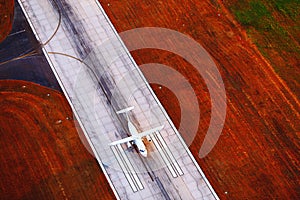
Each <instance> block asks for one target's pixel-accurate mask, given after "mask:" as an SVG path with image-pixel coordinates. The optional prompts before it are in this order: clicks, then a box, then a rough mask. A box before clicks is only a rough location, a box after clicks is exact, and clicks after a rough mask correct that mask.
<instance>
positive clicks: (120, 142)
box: [109, 126, 164, 146]
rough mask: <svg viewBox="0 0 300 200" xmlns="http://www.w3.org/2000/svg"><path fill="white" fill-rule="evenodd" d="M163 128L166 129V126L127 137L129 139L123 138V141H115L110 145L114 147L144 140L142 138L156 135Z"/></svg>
mask: <svg viewBox="0 0 300 200" xmlns="http://www.w3.org/2000/svg"><path fill="white" fill-rule="evenodd" d="M163 128H164V126H159V127H156V128H153V129H150V130H147V131H144V132H141V133H139V134H136V135H134V136H130V137H127V138H123V139H121V140H117V141H114V142H112V143H110V144H109V146H113V145H117V144H123V143H126V142H130V141H132V140H135V139H138V138H142V137H145V136H147V135H151V134H153V133H155V132H156V131H160V130H161V129H163Z"/></svg>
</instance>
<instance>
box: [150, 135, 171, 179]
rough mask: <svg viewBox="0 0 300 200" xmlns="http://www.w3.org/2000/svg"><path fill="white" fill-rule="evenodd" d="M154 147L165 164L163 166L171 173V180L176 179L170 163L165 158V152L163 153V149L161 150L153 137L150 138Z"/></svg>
mask: <svg viewBox="0 0 300 200" xmlns="http://www.w3.org/2000/svg"><path fill="white" fill-rule="evenodd" d="M151 139H152V141H153V143H154V145H155V147H156V148H157V150H158V152H159V153H160V156H161V158H162V159H163V161H164V162H165V164H166V165H167V167H168V169H169V171H170V172H171V174H172V176H173V178H176V177H177V174H176V172H175V170H174V168H173V166H172V163H170V161H169V159H168V158H167V156H166V152H165V151H164V149H162V148H161V145H160V144H159V143H158V141H157V139H156V137H155V136H152V137H151Z"/></svg>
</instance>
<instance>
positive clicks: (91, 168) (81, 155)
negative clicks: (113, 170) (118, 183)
mask: <svg viewBox="0 0 300 200" xmlns="http://www.w3.org/2000/svg"><path fill="white" fill-rule="evenodd" d="M24 86H26V87H24ZM48 94H50V96H48ZM72 116H73V115H72V112H71V109H70V107H69V105H68V103H67V101H66V100H65V98H64V97H63V95H62V94H61V93H59V92H56V91H54V90H51V89H48V88H45V87H42V86H39V85H36V84H33V83H30V82H24V81H0V137H1V139H0V146H1V150H0V151H1V152H0V160H1V162H0V172H1V173H0V175H1V181H0V188H1V189H0V196H1V199H114V194H113V193H112V190H111V189H110V186H109V184H108V183H107V181H106V179H105V176H104V174H103V173H102V171H101V170H100V167H99V165H98V164H97V162H96V160H95V159H94V158H93V156H91V155H90V154H89V153H88V152H87V150H86V149H85V147H84V146H83V145H82V143H81V141H80V139H79V136H78V133H77V131H76V129H75V126H74V121H73V119H72ZM58 120H62V121H61V123H59V121H58Z"/></svg>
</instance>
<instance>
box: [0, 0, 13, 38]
mask: <svg viewBox="0 0 300 200" xmlns="http://www.w3.org/2000/svg"><path fill="white" fill-rule="evenodd" d="M13 19H14V0H0V42H2V41H3V40H4V39H5V38H6V36H7V35H8V34H9V32H10V30H11V28H12V23H13Z"/></svg>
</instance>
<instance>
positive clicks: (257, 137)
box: [100, 0, 300, 199]
mask: <svg viewBox="0 0 300 200" xmlns="http://www.w3.org/2000/svg"><path fill="white" fill-rule="evenodd" d="M100 2H101V4H102V5H103V7H104V9H105V11H106V12H107V13H108V16H109V17H110V19H111V20H112V22H113V24H114V25H115V27H116V29H117V30H118V31H119V32H122V31H126V30H130V29H133V28H137V27H165V28H169V29H173V30H176V31H179V32H181V33H184V34H187V35H189V36H191V37H192V38H193V39H195V40H196V41H197V42H199V43H200V44H201V45H202V46H204V48H205V49H206V50H207V51H208V52H209V53H210V55H211V56H212V57H213V59H214V60H215V62H216V64H217V66H218V69H219V71H220V73H221V75H222V77H223V80H224V84H225V87H226V92H227V106H228V108H227V118H226V123H225V126H224V129H223V133H222V135H221V137H220V139H219V141H218V143H217V145H216V146H215V148H214V149H213V151H212V152H211V153H210V154H209V155H208V156H206V157H205V158H204V159H200V158H199V157H198V152H199V149H200V147H201V144H202V141H203V138H204V136H205V134H206V131H207V128H208V126H209V120H210V109H211V105H210V98H209V95H208V91H207V88H206V86H205V83H204V82H203V80H202V79H201V77H200V76H199V75H197V74H195V71H194V70H193V68H192V66H190V65H189V64H188V63H186V62H185V61H184V60H183V59H182V58H180V57H179V56H175V55H173V54H171V53H169V52H163V51H160V50H151V49H144V50H139V51H135V52H132V53H133V57H134V59H135V60H136V61H137V63H138V64H139V65H140V64H145V63H149V62H151V63H161V64H165V65H168V66H170V67H172V68H174V69H176V70H177V71H179V72H180V73H181V74H183V75H184V76H185V77H186V78H187V79H188V80H189V82H190V84H191V85H192V87H193V88H194V90H195V92H196V94H197V97H198V101H199V103H200V107H199V108H200V110H201V121H200V123H199V129H198V133H197V136H196V138H195V139H194V141H193V143H192V145H191V146H190V149H191V151H192V153H193V155H194V156H195V157H196V160H197V161H198V163H199V164H200V166H201V167H202V169H203V170H204V172H205V174H206V176H207V177H208V179H209V180H210V182H211V183H212V186H213V187H214V189H215V190H216V192H217V193H218V195H219V196H220V197H221V198H222V199H297V197H300V194H299V191H300V190H299V159H300V156H299V153H298V151H299V130H300V127H299V110H300V109H299V100H298V99H297V97H296V96H295V95H294V94H293V93H292V92H291V91H290V89H289V88H288V87H287V86H286V84H285V83H284V82H283V81H282V80H281V79H280V78H279V77H278V75H277V74H276V73H275V72H274V70H273V68H272V66H270V64H269V63H268V62H267V61H266V60H265V59H264V58H263V57H262V56H261V54H260V52H259V51H258V50H257V48H256V46H255V45H253V44H252V42H251V41H250V39H249V38H248V37H247V35H246V33H245V31H244V30H243V29H242V28H241V27H240V26H239V25H238V24H237V23H236V22H235V21H234V19H233V17H232V16H231V15H230V13H229V12H228V11H227V10H226V9H225V7H224V6H223V4H222V1H217V0H215V1H208V0H207V1H195V0H186V1H174V0H168V1H146V0H142V1H137V0H118V1H116V0H115V1H111V0H110V1H107V0H101V1H100ZM161 42H164V41H161ZM191 51H192V50H191ZM147 71H148V70H147ZM150 71H151V70H150ZM145 75H146V76H147V75H149V74H148V73H147V74H145ZM153 75H154V76H165V75H164V74H159V73H157V72H152V74H151V76H153ZM170 80H172V78H170ZM174 83H176V84H179V83H178V82H177V81H176V80H174ZM153 89H154V91H155V92H156V94H157V96H158V97H159V99H160V100H161V102H162V103H163V104H164V106H165V107H166V110H167V112H168V113H169V114H170V116H171V118H172V119H173V121H174V122H175V124H176V126H178V125H179V124H178V122H179V121H180V110H179V109H176V108H178V106H179V105H178V101H176V100H173V99H174V96H172V95H173V94H171V92H170V91H168V90H167V89H166V88H162V89H161V90H160V89H158V87H157V85H153ZM169 95H170V98H169ZM191 115H192V113H191ZM191 117H193V116H191ZM189 134H190V133H189V132H188V129H186V130H184V131H183V132H182V135H189Z"/></svg>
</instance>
